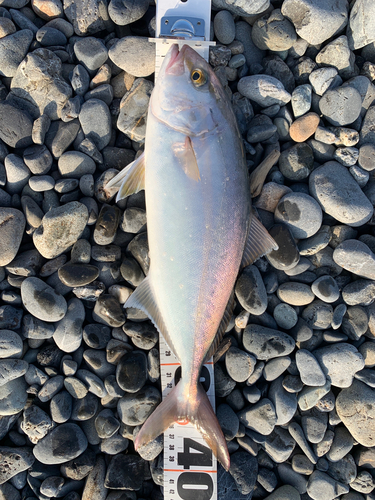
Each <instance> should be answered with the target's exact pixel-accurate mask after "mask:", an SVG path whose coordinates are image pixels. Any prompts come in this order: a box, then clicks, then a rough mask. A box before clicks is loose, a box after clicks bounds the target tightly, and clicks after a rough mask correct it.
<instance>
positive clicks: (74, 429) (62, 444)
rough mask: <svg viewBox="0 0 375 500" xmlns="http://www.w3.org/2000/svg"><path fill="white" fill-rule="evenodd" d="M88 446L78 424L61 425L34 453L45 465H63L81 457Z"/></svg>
mask: <svg viewBox="0 0 375 500" xmlns="http://www.w3.org/2000/svg"><path fill="white" fill-rule="evenodd" d="M87 444H88V443H87V439H86V437H85V435H84V433H83V432H82V430H81V429H80V427H78V425H77V424H73V423H68V424H60V425H58V426H57V427H55V428H54V429H53V430H52V431H51V432H50V433H49V434H48V435H47V436H45V437H44V438H43V439H41V440H40V441H38V443H37V444H36V446H35V447H34V449H33V453H34V456H35V458H36V459H37V460H39V462H41V463H43V464H48V465H53V464H62V463H65V462H68V461H69V460H72V459H74V458H76V457H78V456H79V455H81V454H82V453H83V452H84V451H85V449H86V448H87Z"/></svg>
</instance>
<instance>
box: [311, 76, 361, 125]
mask: <svg viewBox="0 0 375 500" xmlns="http://www.w3.org/2000/svg"><path fill="white" fill-rule="evenodd" d="M361 106H362V99H361V95H360V93H359V92H358V91H357V90H356V89H354V88H353V87H344V86H341V87H338V88H336V89H333V90H328V91H327V92H325V93H324V95H323V96H322V98H321V99H320V101H319V109H320V111H321V113H322V114H323V116H324V117H325V118H326V119H327V120H328V122H329V123H331V124H332V125H335V126H342V125H348V124H350V123H353V122H354V121H355V120H356V119H357V118H358V116H359V115H360V112H361Z"/></svg>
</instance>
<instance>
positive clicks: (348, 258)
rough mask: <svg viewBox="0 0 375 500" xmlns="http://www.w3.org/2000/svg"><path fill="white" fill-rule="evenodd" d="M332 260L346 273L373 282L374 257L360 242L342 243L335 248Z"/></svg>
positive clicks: (374, 274)
mask: <svg viewBox="0 0 375 500" xmlns="http://www.w3.org/2000/svg"><path fill="white" fill-rule="evenodd" d="M333 260H334V261H335V262H336V264H338V265H339V266H341V267H343V268H344V269H346V270H347V271H350V272H352V273H354V274H356V275H358V276H361V277H362V278H368V279H371V280H375V255H374V254H373V252H372V251H371V250H370V248H369V247H368V246H367V245H366V244H365V243H363V242H362V241H358V240H345V241H343V242H342V243H340V245H339V246H338V247H337V248H335V251H334V252H333Z"/></svg>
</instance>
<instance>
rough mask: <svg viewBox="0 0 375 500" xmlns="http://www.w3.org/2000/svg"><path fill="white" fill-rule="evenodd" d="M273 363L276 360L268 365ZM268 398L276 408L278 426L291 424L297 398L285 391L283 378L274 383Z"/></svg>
mask: <svg viewBox="0 0 375 500" xmlns="http://www.w3.org/2000/svg"><path fill="white" fill-rule="evenodd" d="M279 359H280V358H278V360H279ZM272 362H274V360H271V361H269V362H268V363H267V364H269V363H272ZM268 396H269V398H270V400H271V401H272V403H273V404H274V406H275V411H276V416H277V420H276V425H285V424H287V423H288V422H290V420H291V419H292V418H293V415H294V414H295V413H296V410H297V396H296V394H293V393H290V392H287V391H286V390H285V389H284V387H283V385H282V380H281V377H278V378H276V379H275V380H273V381H272V383H271V385H270V388H269V391H268Z"/></svg>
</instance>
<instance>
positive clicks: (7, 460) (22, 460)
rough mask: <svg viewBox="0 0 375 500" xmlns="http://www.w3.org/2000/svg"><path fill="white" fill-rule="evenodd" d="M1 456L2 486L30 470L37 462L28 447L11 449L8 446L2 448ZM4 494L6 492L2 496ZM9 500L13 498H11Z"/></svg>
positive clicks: (0, 481) (0, 474)
mask: <svg viewBox="0 0 375 500" xmlns="http://www.w3.org/2000/svg"><path fill="white" fill-rule="evenodd" d="M0 456H1V463H0V484H1V485H2V484H4V483H5V482H6V481H8V480H9V479H11V478H12V477H14V476H15V475H17V474H19V473H20V472H22V471H24V470H27V469H29V468H30V467H31V466H32V465H33V463H34V462H35V457H34V456H33V454H32V450H31V448H26V447H25V448H20V447H18V448H9V447H8V446H0ZM3 493H4V491H3V490H2V494H3ZM5 495H6V493H5ZM4 498H5V496H4ZM8 498H11V496H9V497H8Z"/></svg>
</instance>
